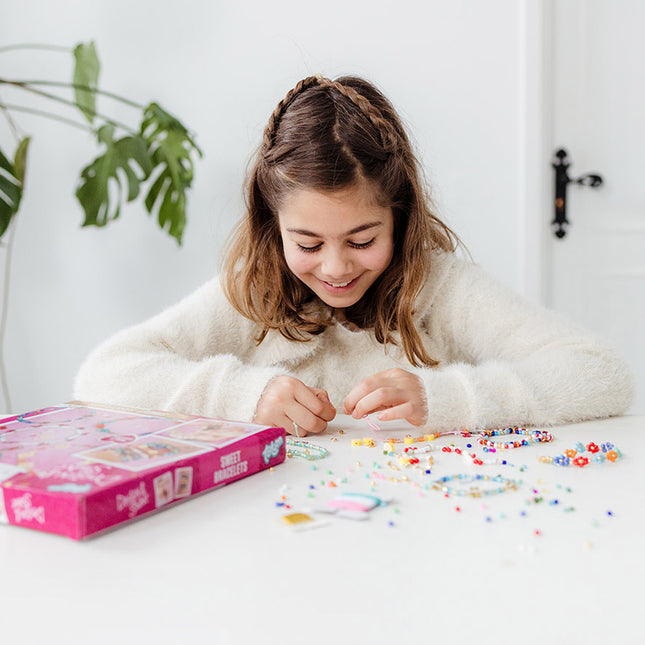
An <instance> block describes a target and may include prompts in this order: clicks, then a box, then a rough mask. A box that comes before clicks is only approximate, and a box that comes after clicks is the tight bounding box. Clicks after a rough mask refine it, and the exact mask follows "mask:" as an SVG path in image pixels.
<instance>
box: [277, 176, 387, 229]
mask: <svg viewBox="0 0 645 645" xmlns="http://www.w3.org/2000/svg"><path fill="white" fill-rule="evenodd" d="M391 217H392V214H391V209H390V207H389V206H385V205H383V203H382V201H381V199H380V195H379V193H378V192H377V191H376V190H374V189H371V188H370V186H369V185H367V184H365V183H361V184H358V185H354V186H350V187H347V188H343V189H340V190H333V191H332V190H326V191H320V190H313V189H297V190H294V191H292V192H290V193H289V194H288V195H287V196H286V198H285V199H284V201H283V203H282V206H281V207H280V209H279V210H278V218H279V220H280V226H281V227H282V228H285V227H287V226H292V225H294V224H296V223H297V224H299V225H303V224H306V225H309V226H312V227H314V229H313V230H315V229H320V230H322V229H323V228H328V227H332V228H334V229H336V228H340V230H341V231H345V230H349V229H352V228H354V227H355V226H360V225H361V224H364V223H365V222H367V221H382V222H383V223H387V220H389V219H391Z"/></svg>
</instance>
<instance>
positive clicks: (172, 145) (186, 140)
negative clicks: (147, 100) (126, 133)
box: [141, 103, 202, 244]
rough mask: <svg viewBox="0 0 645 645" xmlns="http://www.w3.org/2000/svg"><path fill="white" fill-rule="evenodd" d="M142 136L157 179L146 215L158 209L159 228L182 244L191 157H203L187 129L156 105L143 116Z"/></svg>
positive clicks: (190, 180)
mask: <svg viewBox="0 0 645 645" xmlns="http://www.w3.org/2000/svg"><path fill="white" fill-rule="evenodd" d="M141 136H142V137H143V138H144V139H145V141H146V143H147V144H148V152H149V154H150V157H151V159H152V163H153V165H154V167H155V169H159V173H158V174H157V176H156V179H155V181H154V183H153V185H152V187H151V188H150V190H149V191H148V195H147V196H146V199H145V205H146V208H147V209H148V212H149V213H152V212H153V210H154V208H155V207H156V206H158V209H159V210H158V213H157V218H158V221H159V226H161V228H162V229H167V230H168V234H169V235H171V236H172V237H174V238H175V239H176V240H177V242H178V243H179V244H181V239H182V235H183V232H184V227H185V225H186V192H187V190H188V189H189V188H190V186H191V184H192V181H193V174H194V172H193V170H194V166H193V160H192V156H191V155H192V154H193V153H194V152H196V153H197V154H198V155H199V156H201V155H202V152H201V150H200V149H199V148H198V146H197V144H196V143H195V142H194V141H193V139H192V138H191V137H190V135H189V133H188V130H187V129H186V127H185V126H184V125H183V124H182V123H181V122H180V121H179V120H178V119H176V118H175V117H174V116H172V115H171V114H169V113H168V112H166V111H165V110H164V109H163V108H161V107H160V106H159V105H158V104H157V103H151V104H150V105H149V106H148V107H147V108H146V109H145V110H144V113H143V121H142V123H141Z"/></svg>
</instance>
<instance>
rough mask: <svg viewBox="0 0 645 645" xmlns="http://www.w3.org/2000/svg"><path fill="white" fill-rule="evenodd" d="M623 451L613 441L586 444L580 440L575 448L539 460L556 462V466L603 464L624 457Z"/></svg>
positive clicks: (549, 462) (541, 457) (546, 462)
mask: <svg viewBox="0 0 645 645" xmlns="http://www.w3.org/2000/svg"><path fill="white" fill-rule="evenodd" d="M622 456H623V455H622V453H621V452H620V450H618V448H616V447H615V446H614V445H613V444H612V443H603V444H601V445H600V446H598V445H597V444H595V443H593V441H592V442H591V443H588V444H587V445H586V446H585V445H584V444H583V443H581V442H578V443H576V445H575V448H568V449H567V450H565V451H564V454H562V455H558V456H556V457H549V456H545V455H542V456H540V457H538V461H540V462H542V463H543V464H555V465H556V466H578V468H584V467H585V466H588V465H589V464H592V463H596V464H601V463H603V462H604V461H605V460H608V461H611V462H615V461H617V460H618V459H620V458H621V457H622Z"/></svg>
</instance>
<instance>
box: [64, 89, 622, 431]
mask: <svg viewBox="0 0 645 645" xmlns="http://www.w3.org/2000/svg"><path fill="white" fill-rule="evenodd" d="M429 204H430V202H429V200H428V198H427V196H426V194H425V192H424V188H423V184H422V181H421V173H420V170H419V166H418V163H417V161H416V159H415V157H414V155H413V152H412V150H411V146H410V142H409V140H408V137H407V136H406V133H405V131H404V129H403V127H402V125H401V122H400V120H399V118H398V116H397V114H396V112H395V110H394V108H393V107H392V105H391V104H390V102H389V101H388V100H387V99H386V98H385V97H384V96H383V95H382V94H381V93H380V92H379V91H378V90H377V89H376V88H375V87H374V86H373V85H372V84H370V83H368V82H366V81H365V80H362V79H359V78H353V77H343V78H339V79H337V80H335V81H332V80H330V79H326V78H320V77H310V78H306V79H304V80H302V81H300V82H299V83H298V84H297V85H296V86H295V87H294V88H293V89H292V90H291V91H290V92H289V93H288V94H287V95H286V97H285V98H284V99H283V100H282V101H281V102H280V103H279V104H278V106H277V107H276V109H275V110H274V112H273V114H272V115H271V117H270V119H269V123H268V125H267V127H266V130H265V132H264V137H263V141H262V144H261V146H260V148H259V150H258V152H257V154H256V156H255V160H254V164H253V166H252V169H251V172H250V176H249V179H248V193H247V211H246V215H245V217H244V219H243V220H242V221H241V223H240V224H239V226H238V228H237V230H236V231H235V232H234V235H233V236H232V238H231V241H230V243H229V246H228V249H227V254H226V256H225V261H224V265H223V271H222V274H221V281H220V279H218V278H214V279H213V280H211V281H210V282H209V283H207V284H206V285H205V286H203V287H202V288H200V289H199V290H198V291H196V292H195V293H193V294H192V295H191V296H189V297H187V298H186V299H185V300H183V301H182V302H180V303H179V304H177V305H175V306H174V307H172V308H170V309H168V310H167V311H165V312H163V313H161V314H159V315H158V316H156V317H155V318H153V319H152V320H150V321H148V322H146V323H144V324H141V325H138V326H135V327H133V328H131V329H128V330H125V331H123V332H121V333H119V334H117V335H116V336H115V337H114V338H112V339H110V340H108V341H107V342H106V343H104V344H103V345H102V346H100V347H99V348H98V349H97V350H96V351H95V352H94V353H93V354H92V355H91V356H90V357H89V358H88V360H87V361H86V362H85V364H84V365H83V366H82V367H81V370H80V372H79V374H78V377H77V380H76V384H75V396H76V397H77V398H80V399H84V400H88V401H99V402H105V403H110V404H120V405H128V406H136V407H143V408H156V409H165V410H172V411H176V412H185V413H191V414H201V415H207V416H212V417H221V418H229V419H237V420H240V421H251V420H253V421H255V422H257V423H261V424H267V425H277V426H282V427H284V428H286V430H287V431H288V432H289V433H294V434H299V435H300V436H304V435H306V434H307V433H318V432H322V431H323V430H325V428H326V427H327V423H328V422H329V421H331V420H332V419H333V418H334V416H335V409H336V408H335V406H340V405H342V406H343V407H342V409H344V411H345V412H346V413H347V414H351V415H352V416H354V417H355V418H361V417H363V416H364V415H367V414H370V413H373V412H378V418H380V419H382V420H393V419H406V420H407V421H409V422H410V423H411V424H414V425H426V427H427V428H428V429H429V430H434V431H445V430H456V429H457V430H458V429H463V428H468V429H472V430H475V429H484V428H489V427H498V426H503V427H508V426H517V425H523V426H527V425H528V426H545V425H551V424H562V423H567V422H574V421H580V420H583V419H590V418H597V417H605V416H610V415H615V414H620V413H622V412H624V411H625V410H626V409H627V408H628V406H629V404H630V399H631V394H632V383H631V377H630V374H629V372H628V370H627V368H626V367H625V365H624V363H623V362H622V361H621V360H620V359H619V358H618V357H617V356H616V354H615V352H614V351H613V349H612V348H610V347H609V346H607V345H606V344H605V343H603V342H602V341H601V340H599V339H597V338H594V337H593V336H591V335H590V334H589V333H587V332H586V331H584V330H581V329H579V328H577V327H576V326H574V325H573V324H572V323H570V322H568V321H566V320H563V319H562V318H560V317H558V316H556V315H555V314H553V313H551V312H548V311H546V310H544V309H542V308H540V307H538V306H535V305H532V304H530V303H528V302H526V301H524V300H522V299H521V298H520V297H518V296H517V295H514V294H513V293H511V292H509V291H508V290H507V289H505V288H504V287H503V286H501V285H500V284H498V283H497V282H495V281H494V280H492V279H491V278H490V277H488V276H486V275H485V274H484V273H483V272H482V271H481V270H480V269H479V268H477V267H476V266H474V265H473V264H471V263H468V262H465V261H463V260H461V259H458V257H457V256H456V254H455V251H456V248H457V246H458V240H457V238H456V236H455V235H454V234H453V232H452V231H451V230H450V229H449V228H448V227H447V226H446V225H445V224H443V223H442V222H441V221H440V220H439V219H438V218H437V217H436V216H435V215H434V214H433V212H432V210H431V208H430V205H429Z"/></svg>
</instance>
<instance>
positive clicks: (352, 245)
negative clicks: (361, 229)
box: [347, 237, 376, 249]
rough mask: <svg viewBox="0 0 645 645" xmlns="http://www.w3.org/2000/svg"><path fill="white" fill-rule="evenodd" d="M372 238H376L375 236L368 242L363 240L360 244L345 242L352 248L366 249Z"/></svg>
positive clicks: (370, 244) (372, 240)
mask: <svg viewBox="0 0 645 645" xmlns="http://www.w3.org/2000/svg"><path fill="white" fill-rule="evenodd" d="M374 240H376V238H375V237H373V238H372V239H371V240H369V242H363V243H361V244H359V243H358V242H347V244H349V246H351V247H352V248H353V249H366V248H368V247H370V246H372V244H374Z"/></svg>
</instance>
